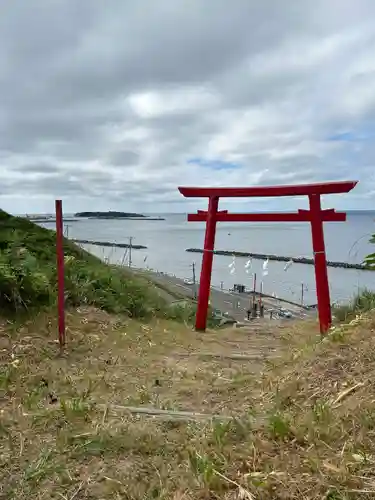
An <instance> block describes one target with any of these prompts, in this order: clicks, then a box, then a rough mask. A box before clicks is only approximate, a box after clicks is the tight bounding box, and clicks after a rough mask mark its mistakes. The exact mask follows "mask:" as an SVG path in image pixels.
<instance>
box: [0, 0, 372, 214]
mask: <svg viewBox="0 0 375 500" xmlns="http://www.w3.org/2000/svg"><path fill="white" fill-rule="evenodd" d="M34 7H35V5H33V6H29V5H26V4H24V2H21V1H20V0H15V1H14V2H12V4H9V6H8V7H7V9H6V13H5V15H4V16H2V18H1V20H0V91H1V94H2V95H3V96H6V99H3V100H2V101H1V103H0V205H2V206H3V208H5V209H8V210H11V211H19V207H20V202H19V200H20V199H23V200H24V201H23V205H22V206H26V204H27V203H29V205H30V206H29V207H26V209H25V210H27V211H30V212H35V211H40V210H46V208H45V207H46V206H47V205H48V203H49V204H50V205H51V206H53V199H54V198H55V197H57V196H59V197H62V198H63V199H64V200H65V207H66V209H67V210H69V211H70V210H71V211H76V210H80V209H86V208H87V206H88V205H92V204H93V203H94V202H95V204H96V205H97V206H99V205H100V208H102V209H106V208H108V207H111V208H119V209H121V208H122V209H129V210H130V209H134V210H144V211H150V210H161V211H163V210H171V209H172V210H179V211H184V210H185V209H186V207H187V206H188V205H189V203H190V202H188V201H187V200H184V199H183V198H182V197H181V196H180V195H179V193H178V191H177V186H178V185H181V184H190V185H194V184H195V185H209V184H212V185H215V186H218V185H245V184H249V185H251V184H259V183H261V184H267V183H269V184H273V183H293V182H309V181H318V180H330V179H339V178H341V179H342V178H346V177H347V178H352V177H356V178H358V179H359V180H360V181H363V182H361V183H360V185H359V186H358V188H356V190H355V191H354V192H353V194H351V195H348V196H346V197H342V198H340V202H339V203H343V204H346V205H347V206H349V207H353V208H368V207H370V208H371V207H372V206H373V202H374V198H375V196H374V188H375V178H374V177H373V175H372V174H371V172H373V171H374V170H375V169H374V163H375V147H373V146H372V142H373V141H372V140H371V138H372V137H373V135H374V133H375V92H374V90H373V89H374V88H375V63H374V57H373V54H374V53H375V24H374V23H373V21H372V19H373V18H374V16H375V5H374V3H373V2H372V1H371V0H359V1H358V2H355V3H354V2H351V1H350V0H341V1H340V2H339V1H338V0H329V1H323V0H319V1H317V2H314V3H312V2H310V1H308V0H298V1H297V0H296V1H294V0H292V1H290V2H287V3H283V2H274V1H271V0H266V1H265V2H263V3H259V2H255V1H250V0H238V1H237V2H234V3H232V4H229V3H228V2H226V1H225V0H206V2H205V3H204V5H203V4H199V5H198V4H195V3H194V2H193V3H191V2H187V1H180V2H172V0H160V1H159V2H157V4H155V5H154V4H150V3H149V2H146V1H145V0H139V1H138V2H136V3H134V4H126V3H120V2H118V1H117V0H110V2H109V4H108V5H107V4H106V5H105V6H104V4H103V3H102V2H100V1H99V0H81V2H79V3H77V2H73V0H65V1H62V0H57V1H55V2H53V3H51V4H49V5H48V7H46V6H45V5H44V4H43V6H42V3H41V2H40V7H41V8H40V9H35V8H34ZM42 7H43V8H42ZM344 133H346V136H345V135H343V134H344ZM340 134H341V139H340ZM199 158H201V159H202V160H209V161H202V162H195V164H194V163H191V161H189V160H192V159H199ZM215 162H228V163H229V164H231V165H228V168H227V169H224V168H222V167H221V168H220V169H215ZM232 164H235V165H232ZM210 165H211V167H210ZM221 165H223V163H221ZM229 167H230V168H229ZM234 167H236V168H234ZM26 193H27V198H25V194H26ZM341 200H342V201H341ZM191 203H192V204H194V203H195V202H194V201H193V202H191ZM232 203H233V204H236V203H238V202H237V201H236V200H233V201H232ZM241 203H242V204H244V203H245V202H244V201H243V200H242V201H241V202H240V204H241ZM257 203H259V206H263V204H264V202H263V201H259V202H257ZM267 203H269V201H267ZM272 203H273V204H277V203H278V202H277V200H276V201H275V200H273V201H272ZM282 203H284V202H282ZM285 203H289V204H290V206H292V205H293V206H294V205H295V204H296V203H297V204H298V203H300V200H296V201H295V202H294V201H292V200H287V201H286V202H285ZM198 204H199V202H198ZM240 204H239V205H238V206H240ZM47 211H48V209H47Z"/></svg>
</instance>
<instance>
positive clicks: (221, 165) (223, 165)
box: [187, 158, 240, 170]
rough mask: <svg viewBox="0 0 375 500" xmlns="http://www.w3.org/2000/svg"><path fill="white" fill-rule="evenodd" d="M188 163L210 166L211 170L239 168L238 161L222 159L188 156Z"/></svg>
mask: <svg viewBox="0 0 375 500" xmlns="http://www.w3.org/2000/svg"><path fill="white" fill-rule="evenodd" d="M187 162H188V163H189V164H190V165H199V166H200V167H205V168H210V169H212V170H234V169H236V168H240V165H239V164H238V163H232V162H230V161H223V160H205V159H204V158H190V159H189V160H188V161H187Z"/></svg>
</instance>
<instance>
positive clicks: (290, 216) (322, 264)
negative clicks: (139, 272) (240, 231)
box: [178, 181, 357, 334]
mask: <svg viewBox="0 0 375 500" xmlns="http://www.w3.org/2000/svg"><path fill="white" fill-rule="evenodd" d="M356 184H357V181H341V182H325V183H319V184H299V185H292V186H259V187H250V188H198V187H179V188H178V189H179V191H180V193H181V194H182V195H183V196H185V197H200V198H202V197H207V198H208V210H207V212H204V211H201V210H198V213H196V214H189V215H188V221H196V222H198V221H200V222H202V221H205V222H206V233H205V239H204V251H203V259H202V269H201V276H200V284H199V295H198V308H197V315H196V322H195V329H196V330H197V331H205V329H206V323H207V312H208V305H209V297H210V288H211V274H212V263H213V253H214V248H215V234H216V223H217V222H221V221H226V222H254V221H257V222H271V221H272V222H310V224H311V234H312V243H313V252H314V264H315V279H316V293H317V302H318V313H319V323H320V332H321V333H322V334H324V333H326V332H327V330H328V329H329V327H330V326H331V323H332V315H331V301H330V293H329V284H328V273H327V260H326V253H325V245H324V232H323V222H329V221H332V222H333V221H336V222H338V221H345V220H346V214H345V213H343V212H335V210H333V209H330V210H322V208H321V200H320V197H321V195H326V194H333V193H348V192H349V191H351V190H352V189H353V188H354V187H355V185H356ZM303 195H307V196H308V198H309V204H310V209H309V210H299V211H298V212H295V213H260V214H259V213H258V214H250V213H249V214H238V213H237V214H229V213H228V212H227V211H226V210H224V211H219V210H218V207H219V198H220V197H259V196H303Z"/></svg>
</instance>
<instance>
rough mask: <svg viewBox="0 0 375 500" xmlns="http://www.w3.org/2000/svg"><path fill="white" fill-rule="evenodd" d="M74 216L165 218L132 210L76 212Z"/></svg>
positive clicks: (136, 218)
mask: <svg viewBox="0 0 375 500" xmlns="http://www.w3.org/2000/svg"><path fill="white" fill-rule="evenodd" d="M74 217H84V218H86V219H130V220H165V219H163V218H162V217H149V216H147V215H143V214H136V213H132V212H116V211H113V210H109V211H108V212H77V213H76V214H74Z"/></svg>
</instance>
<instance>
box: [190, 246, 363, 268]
mask: <svg viewBox="0 0 375 500" xmlns="http://www.w3.org/2000/svg"><path fill="white" fill-rule="evenodd" d="M186 252H195V253H203V252H204V250H203V249H202V248H187V249H186ZM213 253H214V254H216V255H227V256H228V257H247V258H252V259H259V260H267V259H269V260H276V261H279V262H290V261H291V262H294V263H296V264H310V265H313V264H314V259H309V258H308V257H287V256H284V255H272V254H263V253H250V252H237V251H233V250H232V251H230V250H213ZM327 266H329V267H340V268H342V269H359V270H361V271H371V270H373V269H371V268H369V267H368V266H366V265H364V264H351V263H349V262H335V261H330V260H327Z"/></svg>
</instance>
